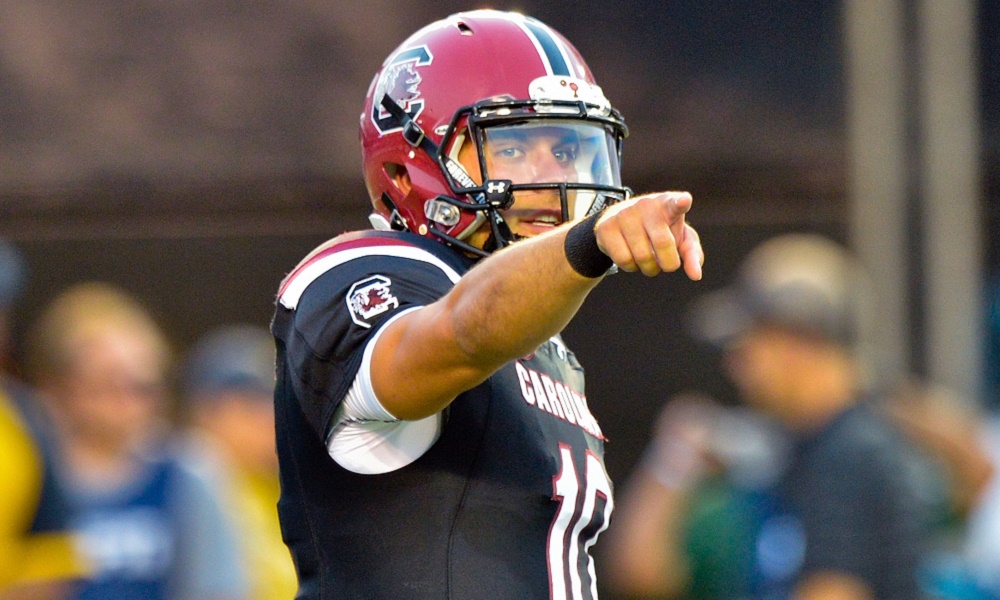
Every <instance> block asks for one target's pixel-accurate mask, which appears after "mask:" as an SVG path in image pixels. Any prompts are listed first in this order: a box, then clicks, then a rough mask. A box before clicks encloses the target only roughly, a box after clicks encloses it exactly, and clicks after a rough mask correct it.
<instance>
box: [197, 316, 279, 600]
mask: <svg viewBox="0 0 1000 600" xmlns="http://www.w3.org/2000/svg"><path fill="white" fill-rule="evenodd" d="M182 390H183V393H184V396H185V400H186V403H187V407H186V408H187V410H188V413H189V416H190V425H191V427H190V436H188V437H189V439H188V442H189V443H188V450H190V451H191V452H190V454H191V458H193V459H194V460H195V461H196V463H197V464H199V468H198V472H200V473H201V474H202V476H204V477H205V478H206V480H207V481H210V482H211V483H212V485H213V488H214V489H215V491H216V493H217V494H218V495H219V498H220V499H221V502H222V504H223V506H224V507H225V508H226V516H227V518H228V519H229V522H230V524H231V526H232V528H233V530H234V531H235V532H236V535H237V537H238V540H239V547H240V552H241V556H242V560H241V565H242V566H243V567H244V568H245V570H246V573H247V577H248V580H249V586H250V593H249V595H248V596H247V597H248V598H250V599H253V600H271V599H274V598H292V597H293V596H294V595H295V592H296V589H297V581H296V577H295V566H294V564H293V563H292V557H291V554H290V553H289V552H288V548H287V547H286V546H285V544H284V543H283V542H282V540H281V526H280V524H279V522H278V511H277V503H278V496H279V495H280V486H279V483H278V457H277V452H276V450H275V442H274V342H273V340H272V338H271V334H270V332H269V331H268V330H267V329H266V328H264V327H257V326H253V325H230V326H225V327H221V328H218V329H216V330H214V331H211V332H209V333H208V334H206V335H205V336H204V337H202V338H201V339H200V340H199V341H198V342H197V343H196V345H195V346H194V348H193V349H192V350H191V351H190V353H189V355H188V357H187V359H186V361H185V365H184V369H183V372H182Z"/></svg>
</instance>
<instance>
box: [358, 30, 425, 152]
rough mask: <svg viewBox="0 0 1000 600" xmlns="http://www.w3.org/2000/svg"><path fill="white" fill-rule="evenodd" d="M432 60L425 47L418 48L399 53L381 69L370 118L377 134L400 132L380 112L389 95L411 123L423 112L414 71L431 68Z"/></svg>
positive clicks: (394, 121)
mask: <svg viewBox="0 0 1000 600" xmlns="http://www.w3.org/2000/svg"><path fill="white" fill-rule="evenodd" d="M433 58H434V57H433V56H431V51H430V50H428V49H427V46H417V47H416V48H410V49H408V50H404V51H402V52H400V53H399V54H397V55H396V56H394V57H393V58H392V62H390V63H389V64H387V65H386V66H385V68H384V69H382V75H380V76H379V80H378V84H377V86H376V88H375V101H374V103H373V105H372V114H371V118H372V123H374V124H375V127H376V128H377V129H378V130H379V131H381V132H382V133H389V132H391V131H396V130H398V129H400V126H399V121H398V120H397V119H396V117H394V116H392V115H390V114H389V113H388V111H386V110H385V109H384V108H382V105H381V102H382V96H384V95H385V94H389V97H390V98H392V99H393V100H395V101H396V103H397V104H399V105H400V106H401V107H402V108H403V110H404V111H405V112H406V114H408V115H410V118H412V119H414V120H416V118H417V116H419V115H420V113H421V111H423V110H424V101H423V100H421V99H420V82H421V81H422V79H421V77H420V73H419V72H418V70H417V69H418V67H424V66H427V65H429V64H431V60H432V59H433Z"/></svg>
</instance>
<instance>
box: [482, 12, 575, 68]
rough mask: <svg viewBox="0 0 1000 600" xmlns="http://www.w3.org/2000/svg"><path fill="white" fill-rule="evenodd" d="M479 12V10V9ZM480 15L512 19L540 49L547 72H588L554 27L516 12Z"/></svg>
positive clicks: (536, 47) (484, 13)
mask: <svg viewBox="0 0 1000 600" xmlns="http://www.w3.org/2000/svg"><path fill="white" fill-rule="evenodd" d="M477 12H479V11H477ZM482 13H483V14H480V15H478V16H480V17H483V16H485V17H487V18H490V17H495V18H500V19H509V20H512V21H513V22H514V23H515V24H516V25H517V26H518V27H520V28H521V30H522V31H524V34H525V35H526V36H528V39H529V40H531V43H532V44H534V46H535V49H536V50H537V51H538V57H539V58H540V59H541V60H542V64H543V65H544V67H545V71H546V73H548V74H549V75H562V76H567V77H576V78H579V79H584V78H585V76H586V74H585V73H583V72H581V69H580V67H579V65H578V64H577V61H576V60H574V59H573V58H572V56H573V55H572V53H571V52H570V50H569V48H567V47H566V44H565V43H564V42H563V41H562V40H560V39H559V37H558V36H557V35H555V34H554V33H553V31H552V29H551V28H550V27H549V26H548V25H546V24H544V23H542V22H541V21H538V20H537V19H533V18H531V17H525V16H523V15H519V14H516V13H499V12H495V11H482Z"/></svg>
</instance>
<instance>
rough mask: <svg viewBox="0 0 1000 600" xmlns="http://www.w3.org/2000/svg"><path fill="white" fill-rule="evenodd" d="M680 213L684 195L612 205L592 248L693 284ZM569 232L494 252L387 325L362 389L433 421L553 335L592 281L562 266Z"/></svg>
mask: <svg viewBox="0 0 1000 600" xmlns="http://www.w3.org/2000/svg"><path fill="white" fill-rule="evenodd" d="M690 206H691V197H690V195H688V194H684V193H666V194H655V195H648V196H640V197H637V198H633V199H632V200H630V201H628V202H625V203H621V204H618V205H614V206H612V207H611V208H610V209H609V210H608V211H607V212H606V213H605V214H604V215H602V217H601V218H600V220H599V221H598V222H597V225H596V228H595V235H596V239H597V244H598V246H599V247H600V248H601V250H602V251H603V252H605V253H606V254H608V255H609V256H610V257H611V258H612V260H613V261H614V262H615V263H616V264H617V265H619V266H620V267H621V268H622V269H625V270H636V269H637V268H639V269H641V270H642V272H643V273H644V274H646V275H650V276H652V275H656V274H658V273H660V272H663V271H675V270H677V269H678V268H680V267H681V266H682V264H683V265H684V267H685V271H686V272H687V274H688V276H689V277H691V278H692V279H699V278H700V277H701V264H702V261H703V257H702V250H701V246H700V244H699V242H698V236H697V234H696V233H695V231H694V229H692V228H691V227H690V226H689V225H687V224H686V222H685V214H686V213H687V211H688V210H689V209H690ZM569 227H571V226H570V225H566V226H563V227H560V228H558V229H556V230H554V231H551V232H549V233H546V234H543V235H540V236H538V237H535V238H532V239H529V240H524V241H521V242H518V243H516V244H514V245H512V246H510V247H509V248H507V249H505V250H503V251H501V252H497V253H496V254H494V255H493V256H491V257H489V258H487V259H486V260H484V261H483V262H482V263H481V264H479V265H477V266H476V267H475V268H473V269H472V270H470V271H469V273H468V274H466V275H465V277H463V278H462V280H461V281H460V282H459V283H458V284H457V285H456V286H455V287H454V288H453V289H452V291H451V292H449V293H448V294H446V295H445V296H444V297H443V298H441V299H440V300H439V301H437V302H434V303H433V304H430V305H428V306H426V307H424V308H421V309H419V310H416V311H413V312H411V313H408V314H406V315H404V316H403V317H401V318H399V319H397V320H396V321H394V322H393V323H391V324H390V325H388V326H387V328H386V331H385V332H384V333H383V335H382V336H381V337H380V338H379V340H378V342H377V344H376V347H375V350H374V353H373V355H372V385H373V388H374V390H375V394H376V396H377V397H378V398H379V401H380V402H381V403H382V405H383V406H384V407H385V408H386V410H388V411H389V412H390V413H391V414H393V415H395V416H396V417H399V418H402V419H419V418H422V417H426V416H428V415H431V414H434V413H436V412H438V411H440V410H441V409H442V408H444V407H445V406H447V405H448V403H450V402H451V401H452V400H453V399H454V398H455V397H456V396H457V395H458V394H460V393H462V392H463V391H465V390H468V389H471V388H472V387H474V386H476V385H477V384H479V383H481V382H482V381H484V380H485V379H487V378H488V377H489V376H490V375H492V374H493V373H494V372H495V371H496V370H497V369H499V368H500V367H501V366H503V365H504V364H505V363H507V362H508V361H510V360H513V359H515V358H517V357H520V356H525V355H527V354H529V353H531V352H533V351H534V350H535V349H536V348H537V347H538V346H539V345H541V344H542V343H543V342H545V341H546V340H547V339H549V338H550V337H552V336H553V335H555V334H557V333H559V332H560V331H562V329H563V328H564V327H565V326H566V324H567V323H569V321H570V319H572V318H573V316H574V315H575V314H576V312H577V310H579V308H580V305H581V304H582V303H583V301H584V299H585V298H586V297H587V294H588V293H589V292H590V291H591V290H592V289H593V288H594V287H595V286H596V285H597V284H598V283H599V282H600V278H587V277H584V276H582V275H580V274H579V273H577V272H576V271H574V270H573V268H572V267H571V266H570V264H569V262H568V261H567V259H566V254H565V251H564V244H565V240H566V234H567V231H568V230H569Z"/></svg>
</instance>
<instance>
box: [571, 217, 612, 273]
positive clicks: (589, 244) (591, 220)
mask: <svg viewBox="0 0 1000 600" xmlns="http://www.w3.org/2000/svg"><path fill="white" fill-rule="evenodd" d="M600 217H601V213H600V212H596V213H594V214H592V215H590V216H589V217H587V218H586V219H584V220H582V221H580V222H579V223H577V224H576V225H573V226H572V227H570V228H569V231H568V232H566V242H565V244H564V245H563V251H564V252H565V253H566V260H567V261H569V266H571V267H573V270H574V271H576V272H577V273H579V274H580V275H583V276H584V277H590V278H595V277H600V276H602V275H604V274H605V273H607V272H608V269H610V268H611V267H612V265H614V264H615V263H614V261H612V260H611V257H610V256H608V255H607V254H605V253H603V252H601V248H600V247H599V246H598V245H597V235H596V234H595V233H594V226H596V225H597V219H599V218H600Z"/></svg>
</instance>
